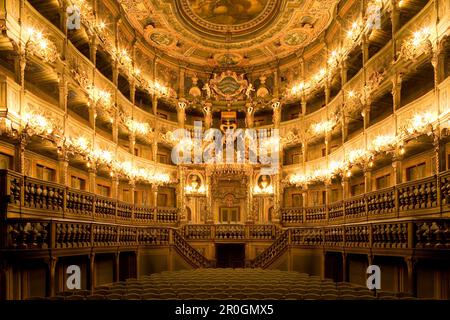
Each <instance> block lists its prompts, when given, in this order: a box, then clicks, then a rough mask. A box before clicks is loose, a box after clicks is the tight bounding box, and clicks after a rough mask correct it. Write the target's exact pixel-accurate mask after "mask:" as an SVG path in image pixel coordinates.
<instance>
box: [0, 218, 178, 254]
mask: <svg viewBox="0 0 450 320" xmlns="http://www.w3.org/2000/svg"><path fill="white" fill-rule="evenodd" d="M5 226H6V229H5V230H6V232H5V233H6V241H5V244H4V245H3V247H4V248H5V249H15V250H19V249H66V248H87V249H89V250H90V248H92V247H119V246H136V245H165V244H166V245H168V244H169V232H170V231H171V230H172V229H170V228H169V227H147V226H141V227H133V226H118V225H113V224H102V223H95V222H91V223H87V222H86V223H84V222H70V221H55V220H51V221H50V220H49V221H47V220H42V221H39V220H28V219H20V220H19V219H11V220H8V221H7V222H6V223H5Z"/></svg>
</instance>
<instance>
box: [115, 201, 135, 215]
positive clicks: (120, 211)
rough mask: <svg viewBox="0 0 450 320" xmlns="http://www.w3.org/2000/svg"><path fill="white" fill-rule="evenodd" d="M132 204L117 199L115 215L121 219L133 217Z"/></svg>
mask: <svg viewBox="0 0 450 320" xmlns="http://www.w3.org/2000/svg"><path fill="white" fill-rule="evenodd" d="M133 209H134V205H132V204H131V203H127V202H122V201H117V216H118V217H119V218H121V219H129V220H131V218H132V217H133Z"/></svg>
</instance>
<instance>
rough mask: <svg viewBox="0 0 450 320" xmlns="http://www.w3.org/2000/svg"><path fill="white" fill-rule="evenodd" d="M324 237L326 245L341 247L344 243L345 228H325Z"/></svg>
mask: <svg viewBox="0 0 450 320" xmlns="http://www.w3.org/2000/svg"><path fill="white" fill-rule="evenodd" d="M323 238H324V243H325V245H326V246H331V247H341V246H342V245H343V244H344V230H343V228H342V227H333V228H325V229H324V232H323Z"/></svg>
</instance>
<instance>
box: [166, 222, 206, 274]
mask: <svg viewBox="0 0 450 320" xmlns="http://www.w3.org/2000/svg"><path fill="white" fill-rule="evenodd" d="M172 245H173V246H174V248H175V250H176V251H177V252H178V253H179V254H180V255H181V256H182V257H183V258H185V259H186V261H187V262H189V263H190V264H191V265H192V266H193V267H194V268H211V267H212V266H213V265H214V263H213V262H212V261H210V260H208V259H207V258H206V257H205V256H203V255H202V254H201V253H200V252H198V251H197V250H195V249H194V248H193V247H192V246H191V245H190V244H189V243H188V242H187V241H186V240H185V239H184V238H183V236H182V235H181V234H180V233H179V232H178V231H177V230H173V233H172Z"/></svg>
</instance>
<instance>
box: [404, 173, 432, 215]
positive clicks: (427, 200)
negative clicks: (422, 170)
mask: <svg viewBox="0 0 450 320" xmlns="http://www.w3.org/2000/svg"><path fill="white" fill-rule="evenodd" d="M396 189H397V192H398V207H399V210H400V211H408V210H418V209H428V208H435V207H437V205H438V203H437V180H436V177H428V178H426V179H423V180H419V181H413V182H409V183H405V184H401V185H399V186H397V187H396Z"/></svg>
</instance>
